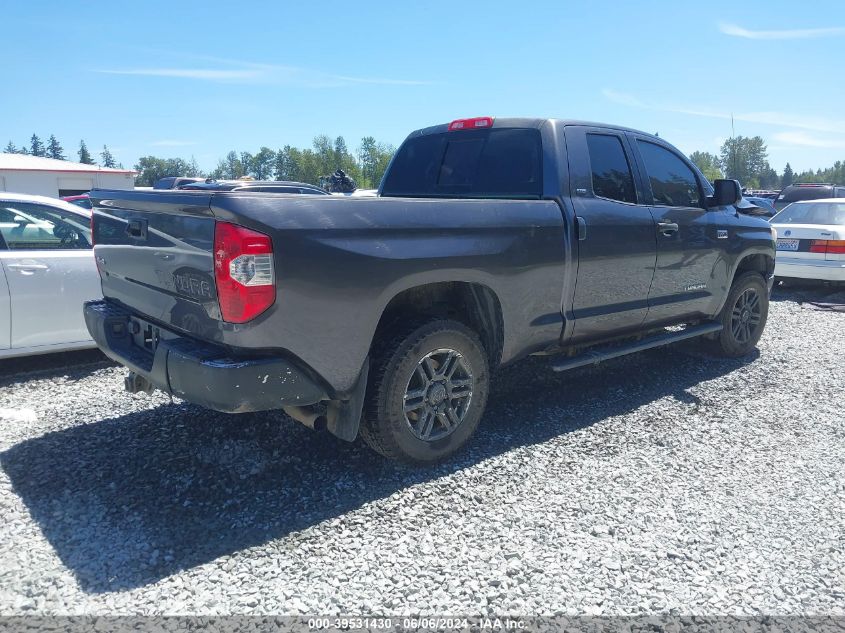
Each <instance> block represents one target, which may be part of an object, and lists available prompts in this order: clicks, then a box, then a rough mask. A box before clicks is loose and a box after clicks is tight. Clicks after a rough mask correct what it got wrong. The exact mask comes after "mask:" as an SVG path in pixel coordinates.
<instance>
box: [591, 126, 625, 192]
mask: <svg viewBox="0 0 845 633" xmlns="http://www.w3.org/2000/svg"><path fill="white" fill-rule="evenodd" d="M587 150H588V152H589V154H590V171H591V173H592V178H593V194H595V195H596V196H598V197H599V198H607V199H608V200H618V201H619V202H630V203H631V204H636V203H637V193H636V190H635V189H634V177H633V175H632V174H631V165H630V164H629V163H628V159H627V158H626V157H625V150H624V148H623V147H622V140H621V139H620V138H619V137H618V136H615V135H611V134H587Z"/></svg>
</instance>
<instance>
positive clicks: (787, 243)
mask: <svg viewBox="0 0 845 633" xmlns="http://www.w3.org/2000/svg"><path fill="white" fill-rule="evenodd" d="M800 243H801V240H785V239H781V238H778V241H777V250H779V251H797V250H798V245H799V244H800Z"/></svg>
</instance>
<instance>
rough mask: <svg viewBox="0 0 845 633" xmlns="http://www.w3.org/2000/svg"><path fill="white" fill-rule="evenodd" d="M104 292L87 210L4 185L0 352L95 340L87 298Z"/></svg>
mask: <svg viewBox="0 0 845 633" xmlns="http://www.w3.org/2000/svg"><path fill="white" fill-rule="evenodd" d="M101 296H102V291H101V288H100V276H99V274H98V272H97V266H96V264H95V263H94V253H93V251H92V248H91V229H90V211H87V210H86V209H83V208H81V207H78V206H76V205H72V204H69V203H67V202H64V201H62V200H56V199H54V198H47V197H43V196H30V195H24V194H15V193H6V192H2V191H0V358H9V357H12V356H25V355H28V354H43V353H47V352H62V351H67V350H73V349H84V348H89V347H95V345H94V341H92V340H91V337H90V335H89V334H88V330H87V328H86V327H85V319H84V318H83V316H82V303H83V302H84V301H87V300H88V299H97V298H99V297H101Z"/></svg>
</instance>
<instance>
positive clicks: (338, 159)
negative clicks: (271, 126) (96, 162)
mask: <svg viewBox="0 0 845 633" xmlns="http://www.w3.org/2000/svg"><path fill="white" fill-rule="evenodd" d="M394 151H395V149H394V147H393V146H392V145H388V144H385V143H379V142H378V141H376V140H375V138H373V137H372V136H366V137H364V138H363V139H361V144H360V146H359V147H358V149H357V150H356V151H355V152H354V153H353V152H351V151H350V150H349V148H348V147H347V145H346V140H345V139H344V138H343V137H342V136H338V137H337V138H335V139H334V140H332V139H331V138H330V137H329V136H326V135H325V134H321V135H319V136H316V137H314V140H313V143H312V146H311V147H309V148H305V149H300V148H297V147H293V146H291V145H285V146H283V147H281V148H279V149H277V150H273V149H271V148H270V147H267V146H262V147H260V148H259V149H258V150H257V151H255V152H247V151H236V150H232V151H230V152H228V153H227V154H226V156H224V157H223V158H221V159H220V160H219V161H218V162H217V166H216V167H215V168H214V169H213V170H211V171H210V172H209V173H207V174H206V173H205V172H203V171H202V170H201V169H200V168H199V166H198V165H197V162H196V160H194V159H193V158H191V159H190V160H185V159H183V158H159V157H157V156H144V157H142V158H140V159H139V160H138V163H137V164H136V165H135V169H136V170H137V171H138V176H137V179H136V184H137V185H138V186H140V187H151V186H152V185H153V184H155V182H156V180H158V179H159V178H164V177H165V176H190V177H204V176H207V177H209V178H214V179H217V180H235V179H237V178H243V177H245V176H249V177H252V178H255V179H256V180H295V181H298V182H307V183H311V184H314V185H319V184H320V179H321V177H324V176H328V175H329V174H331V173H333V172H334V171H336V170H337V169H342V170H343V171H344V172H345V173H346V175H347V176H349V177H350V178H352V179H353V180H354V181H355V182H356V183H357V185H358V187H360V188H362V189H371V188H376V187H378V184H379V182H380V181H381V177H382V176H383V175H384V172H385V170H386V169H387V164H388V163H389V162H390V159H391V158H392V156H393V152H394Z"/></svg>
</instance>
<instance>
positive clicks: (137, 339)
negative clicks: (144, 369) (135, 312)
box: [129, 317, 161, 354]
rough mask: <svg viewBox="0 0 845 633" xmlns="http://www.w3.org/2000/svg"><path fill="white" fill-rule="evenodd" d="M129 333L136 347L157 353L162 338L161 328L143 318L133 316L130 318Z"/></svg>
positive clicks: (150, 352)
mask: <svg viewBox="0 0 845 633" xmlns="http://www.w3.org/2000/svg"><path fill="white" fill-rule="evenodd" d="M129 333H130V335H131V337H132V344H133V345H134V346H135V347H137V348H139V349H142V350H144V351H145V352H147V353H149V354H155V351H156V348H157V347H158V344H159V341H160V340H161V330H160V329H159V328H158V327H156V326H155V325H153V324H152V323H148V322H147V321H144V320H143V319H138V318H136V317H131V318H130V319H129Z"/></svg>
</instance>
